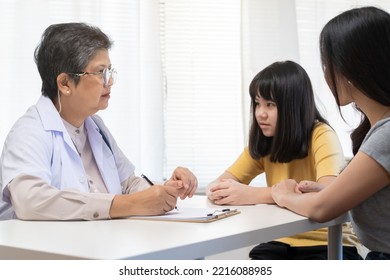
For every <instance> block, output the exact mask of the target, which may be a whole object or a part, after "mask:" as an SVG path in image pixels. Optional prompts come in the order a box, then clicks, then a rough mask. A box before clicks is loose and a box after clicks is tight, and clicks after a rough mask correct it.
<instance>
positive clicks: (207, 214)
mask: <svg viewBox="0 0 390 280" xmlns="http://www.w3.org/2000/svg"><path fill="white" fill-rule="evenodd" d="M239 213H240V211H239V210H238V209H236V208H225V209H219V208H182V207H180V209H179V210H176V209H173V210H172V211H169V212H167V213H165V214H164V215H158V216H129V217H127V218H128V219H133V220H152V221H170V222H191V223H211V222H214V221H218V220H222V219H225V218H228V217H231V216H234V215H237V214H239Z"/></svg>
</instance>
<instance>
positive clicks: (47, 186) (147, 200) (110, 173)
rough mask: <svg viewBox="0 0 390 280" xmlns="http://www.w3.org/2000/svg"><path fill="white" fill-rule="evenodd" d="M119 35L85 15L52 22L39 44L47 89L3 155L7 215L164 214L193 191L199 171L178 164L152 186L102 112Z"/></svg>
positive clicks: (2, 211) (1, 214)
mask: <svg viewBox="0 0 390 280" xmlns="http://www.w3.org/2000/svg"><path fill="white" fill-rule="evenodd" d="M111 46H112V42H111V40H110V39H109V38H108V37H107V35H106V34H104V33H103V32H102V31H101V30H100V29H99V28H97V27H93V26H90V25H87V24H84V23H65V24H54V25H51V26H49V27H48V28H47V29H46V30H45V32H44V34H43V36H42V40H41V43H40V45H39V46H38V47H37V48H36V50H35V61H36V64H37V67H38V71H39V73H40V75H41V78H42V96H41V97H40V98H39V100H38V102H37V104H36V105H34V106H32V107H31V108H29V110H28V111H27V112H26V113H25V115H24V116H22V117H21V118H20V119H19V120H18V121H17V122H16V123H15V125H14V126H13V128H12V129H11V131H10V133H9V135H8V136H7V139H6V141H5V144H4V148H3V153H2V156H1V169H0V175H1V176H0V185H1V189H2V193H1V198H2V200H3V201H2V203H0V219H6V218H15V217H16V218H19V219H25V220H94V219H109V218H118V217H124V216H129V215H156V214H162V213H165V212H167V211H170V210H172V209H173V208H174V207H175V205H176V202H177V198H178V197H179V196H180V197H181V198H182V199H184V198H186V197H191V196H192V195H193V194H194V192H195V190H196V188H197V179H196V177H195V176H194V175H193V174H192V173H191V172H190V171H189V170H188V169H187V168H182V167H178V168H176V169H175V170H174V172H173V174H172V177H171V178H170V180H168V181H167V182H166V183H165V184H163V185H158V184H155V185H153V186H150V184H149V183H148V182H146V181H145V180H144V179H142V178H139V177H137V176H135V175H134V166H133V164H132V163H131V162H130V161H129V160H128V159H127V158H126V156H125V155H124V154H123V153H122V151H121V150H120V149H119V147H118V146H117V144H116V142H115V139H114V138H113V137H112V135H111V133H110V132H109V130H108V129H107V127H106V126H105V125H104V123H103V121H102V119H101V118H100V117H98V116H97V115H95V113H96V112H98V111H99V110H103V109H106V108H107V106H108V101H109V99H110V94H111V86H112V85H113V83H114V81H115V75H116V72H115V70H114V69H113V68H112V66H111V61H110V58H109V49H110V48H111Z"/></svg>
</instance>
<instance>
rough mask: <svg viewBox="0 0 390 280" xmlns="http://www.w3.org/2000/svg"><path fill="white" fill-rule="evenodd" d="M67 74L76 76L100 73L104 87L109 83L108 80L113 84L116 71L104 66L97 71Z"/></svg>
mask: <svg viewBox="0 0 390 280" xmlns="http://www.w3.org/2000/svg"><path fill="white" fill-rule="evenodd" d="M68 74H69V75H73V76H77V77H82V76H84V75H101V76H102V78H103V85H104V87H106V86H107V85H108V84H109V83H110V81H111V82H112V84H115V81H116V74H117V73H116V70H115V69H114V68H112V69H108V68H105V69H103V70H102V71H99V72H80V73H68Z"/></svg>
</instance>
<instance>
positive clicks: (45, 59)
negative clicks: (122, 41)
mask: <svg viewBox="0 0 390 280" xmlns="http://www.w3.org/2000/svg"><path fill="white" fill-rule="evenodd" d="M111 46H112V41H111V40H110V39H109V38H108V36H107V35H106V34H104V33H103V32H102V31H101V30H100V29H99V28H97V27H94V26H90V25H87V24H85V23H61V24H53V25H50V26H49V27H48V28H47V29H46V30H45V32H44V33H43V35H42V38H41V42H40V44H39V45H38V46H37V47H36V49H35V52H34V58H35V63H36V64H37V67H38V71H39V74H40V76H41V79H42V89H41V92H42V95H44V96H48V97H49V98H50V99H51V100H52V101H53V102H54V100H55V98H56V96H57V91H58V87H57V76H58V75H59V74H61V73H77V72H82V71H83V70H84V69H85V67H86V66H87V65H88V63H89V61H90V60H91V59H92V58H93V56H94V55H95V54H96V52H97V51H99V50H102V49H106V50H108V49H110V48H111ZM70 78H71V79H73V80H74V81H75V83H76V84H77V83H78V81H79V77H77V76H70Z"/></svg>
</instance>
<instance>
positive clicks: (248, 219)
mask: <svg viewBox="0 0 390 280" xmlns="http://www.w3.org/2000/svg"><path fill="white" fill-rule="evenodd" d="M181 206H182V207H184V206H185V207H216V206H213V205H211V204H210V202H208V200H207V199H206V197H204V196H195V197H193V198H192V199H187V200H184V201H179V204H178V207H179V209H180V207H181ZM224 208H226V207H224ZM237 208H239V210H240V211H241V213H240V214H238V215H235V216H232V217H229V218H226V219H223V220H219V221H215V222H212V223H187V222H167V221H159V222H157V221H146V220H129V219H118V220H105V221H71V222H40V221H20V220H8V221H0V259H144V260H146V259H201V258H204V257H206V256H209V255H214V254H219V253H222V252H225V251H230V250H234V249H238V248H242V247H247V246H250V245H257V244H259V243H261V242H267V241H270V240H273V239H275V238H279V237H284V236H290V235H293V234H297V233H301V232H305V231H309V230H313V229H318V228H321V227H326V226H328V227H329V229H330V231H329V239H330V240H329V258H330V259H340V258H341V256H342V246H341V244H342V243H341V239H342V238H341V237H342V236H341V234H342V231H341V223H343V222H345V221H347V215H344V216H342V217H339V218H337V219H335V220H332V221H330V222H327V223H322V224H320V223H315V222H312V221H310V220H308V219H307V218H305V217H302V216H299V215H297V214H294V213H293V212H291V211H288V210H286V209H282V208H279V207H277V206H275V205H265V204H264V205H263V204H262V205H256V206H243V207H237Z"/></svg>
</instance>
